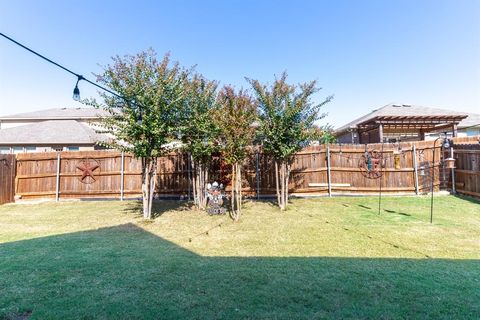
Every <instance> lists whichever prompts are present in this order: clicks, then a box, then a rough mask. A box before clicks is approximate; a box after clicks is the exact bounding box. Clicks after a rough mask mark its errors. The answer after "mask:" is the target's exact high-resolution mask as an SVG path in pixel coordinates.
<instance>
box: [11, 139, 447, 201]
mask: <svg viewBox="0 0 480 320" xmlns="http://www.w3.org/2000/svg"><path fill="white" fill-rule="evenodd" d="M366 150H367V151H372V150H375V151H378V152H380V153H382V154H383V159H384V163H385V167H384V168H383V169H382V176H381V177H380V178H378V179H368V178H366V177H365V176H364V174H362V169H361V168H360V167H361V166H360V162H361V161H365V158H363V157H362V156H363V155H364V153H365V151H366ZM440 150H441V146H440V145H437V146H436V148H435V152H436V156H435V157H436V161H435V164H434V165H433V164H432V160H433V148H432V142H431V141H421V142H415V144H413V143H401V144H384V145H383V152H382V144H370V145H338V144H335V145H330V146H312V147H308V148H305V149H304V150H302V151H301V152H299V153H298V154H296V155H295V157H294V160H293V163H292V173H291V179H290V185H289V189H290V191H291V193H292V194H298V195H322V194H325V195H327V194H330V195H332V194H333V195H334V194H368V193H377V192H379V190H380V188H381V189H382V192H388V193H408V194H419V193H423V192H429V191H430V188H431V186H432V184H431V174H432V173H433V169H435V172H436V173H435V183H434V186H435V188H436V189H438V186H439V185H440V182H441V179H442V177H445V175H443V176H442V175H441V170H440V165H441V163H442V162H441V161H440V156H441V152H440ZM16 167H17V168H16V179H15V193H16V195H17V196H18V197H21V198H22V199H29V198H46V197H51V198H56V199H60V198H92V197H93V198H95V197H97V198H98V197H105V198H112V197H113V198H119V199H123V198H124V197H139V196H140V195H141V161H140V160H138V159H136V158H134V157H133V156H132V155H129V154H122V153H120V152H116V151H85V152H59V153H55V152H51V153H23V154H18V155H17V165H16ZM190 168H191V166H190V163H189V157H188V156H187V155H186V154H182V153H172V154H169V155H167V156H164V157H161V158H159V159H158V169H157V188H156V194H157V196H159V197H167V196H170V197H179V196H180V197H183V198H186V197H189V196H190V195H191V172H190ZM273 168H274V164H273V161H272V159H270V158H269V157H267V156H265V155H264V154H263V153H261V152H260V153H258V152H252V154H251V157H249V159H248V160H247V161H246V162H245V163H244V167H243V169H244V170H243V175H244V176H243V192H244V193H245V194H246V195H250V196H259V197H260V196H268V195H273V194H275V175H274V169H273ZM210 171H211V172H210V180H211V181H214V180H215V181H219V182H221V183H224V184H225V185H226V186H227V189H228V188H229V187H228V185H229V183H230V168H229V167H228V166H227V165H226V164H225V162H224V161H223V159H222V157H221V156H215V157H213V158H212V162H211V165H210Z"/></svg>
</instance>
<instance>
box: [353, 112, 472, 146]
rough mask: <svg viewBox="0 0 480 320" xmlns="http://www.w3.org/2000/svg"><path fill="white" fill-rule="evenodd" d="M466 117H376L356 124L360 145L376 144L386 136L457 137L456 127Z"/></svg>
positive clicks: (417, 137)
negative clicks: (439, 134) (444, 134)
mask: <svg viewBox="0 0 480 320" xmlns="http://www.w3.org/2000/svg"><path fill="white" fill-rule="evenodd" d="M466 117H467V115H418V116H417V115H415V116H412V115H405V116H398V115H389V116H376V117H374V118H371V119H368V120H365V121H364V122H361V123H358V124H357V130H358V135H359V139H360V140H359V142H360V143H378V142H382V141H383V140H384V137H388V136H411V137H412V139H413V140H424V139H425V133H429V132H442V131H443V132H444V131H447V132H451V133H452V136H453V137H456V136H457V125H458V123H459V122H460V121H462V120H463V119H465V118H466Z"/></svg>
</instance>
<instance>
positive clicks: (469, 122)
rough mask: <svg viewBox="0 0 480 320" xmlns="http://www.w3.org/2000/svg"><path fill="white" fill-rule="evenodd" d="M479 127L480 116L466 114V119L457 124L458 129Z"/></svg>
mask: <svg viewBox="0 0 480 320" xmlns="http://www.w3.org/2000/svg"><path fill="white" fill-rule="evenodd" d="M468 127H480V114H477V113H468V117H467V118H466V119H464V120H462V121H461V122H460V123H459V124H458V128H459V129H461V128H468Z"/></svg>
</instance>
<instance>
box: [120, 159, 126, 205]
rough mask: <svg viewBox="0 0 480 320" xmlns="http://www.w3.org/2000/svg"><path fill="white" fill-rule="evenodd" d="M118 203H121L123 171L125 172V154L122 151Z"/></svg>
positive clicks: (123, 187) (122, 196)
mask: <svg viewBox="0 0 480 320" xmlns="http://www.w3.org/2000/svg"><path fill="white" fill-rule="evenodd" d="M120 161H121V163H120V201H123V198H124V193H125V190H124V189H125V186H124V181H123V180H124V171H125V153H124V152H123V151H122V160H120Z"/></svg>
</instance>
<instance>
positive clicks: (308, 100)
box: [247, 72, 333, 210]
mask: <svg viewBox="0 0 480 320" xmlns="http://www.w3.org/2000/svg"><path fill="white" fill-rule="evenodd" d="M247 81H248V82H249V83H250V84H251V86H252V88H253V91H254V93H255V96H256V98H257V101H258V109H259V122H260V123H259V134H260V139H261V141H262V144H263V150H264V152H265V153H266V154H268V155H270V156H271V157H273V159H274V162H275V182H276V191H277V201H278V205H279V207H280V209H281V210H285V209H286V208H287V204H288V184H289V176H290V166H291V161H292V160H293V155H294V154H295V153H296V152H298V151H300V150H301V149H302V148H304V147H305V146H306V145H308V143H309V141H310V140H311V139H312V137H314V135H315V132H316V130H315V128H314V123H315V121H317V120H319V119H320V118H323V117H325V114H320V108H321V107H322V106H324V105H325V104H326V103H328V102H330V101H331V100H332V98H333V97H332V96H329V97H327V98H326V99H325V100H324V101H323V102H321V103H317V104H316V103H313V102H312V95H313V94H314V93H315V92H317V91H319V90H320V88H317V87H316V81H311V82H307V83H304V84H300V85H298V86H295V85H289V84H287V73H286V72H284V73H282V76H281V77H280V78H277V77H275V82H274V83H273V84H272V86H271V87H268V86H267V85H265V84H261V83H260V82H259V81H258V80H252V79H247Z"/></svg>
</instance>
